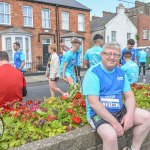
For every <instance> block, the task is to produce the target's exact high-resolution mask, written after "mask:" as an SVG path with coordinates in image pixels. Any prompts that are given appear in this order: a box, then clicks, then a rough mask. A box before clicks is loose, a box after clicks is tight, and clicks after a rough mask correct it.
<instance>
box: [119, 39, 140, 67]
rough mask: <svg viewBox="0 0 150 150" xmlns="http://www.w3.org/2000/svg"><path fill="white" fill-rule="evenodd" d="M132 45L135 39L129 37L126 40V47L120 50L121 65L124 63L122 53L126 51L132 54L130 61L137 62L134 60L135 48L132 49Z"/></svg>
mask: <svg viewBox="0 0 150 150" xmlns="http://www.w3.org/2000/svg"><path fill="white" fill-rule="evenodd" d="M134 45H135V41H134V40H133V39H129V40H128V41H127V47H126V48H124V49H123V50H122V51H121V54H122V57H121V60H120V61H121V65H124V64H125V63H126V61H125V60H124V53H125V52H126V51H130V52H131V54H132V58H131V59H132V61H134V62H135V63H137V60H136V50H135V49H134Z"/></svg>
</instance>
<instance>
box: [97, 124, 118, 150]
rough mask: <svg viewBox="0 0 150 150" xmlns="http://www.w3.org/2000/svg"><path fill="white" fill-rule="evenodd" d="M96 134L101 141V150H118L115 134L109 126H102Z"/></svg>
mask: <svg viewBox="0 0 150 150" xmlns="http://www.w3.org/2000/svg"><path fill="white" fill-rule="evenodd" d="M97 133H98V134H99V136H100V137H101V138H102V140H103V150H118V142H117V134H116V131H115V130H114V129H113V127H112V126H111V125H110V124H102V125H100V126H99V127H98V129H97Z"/></svg>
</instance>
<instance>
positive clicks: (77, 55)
mask: <svg viewBox="0 0 150 150" xmlns="http://www.w3.org/2000/svg"><path fill="white" fill-rule="evenodd" d="M81 54H82V47H81V46H80V48H79V50H77V51H76V64H75V66H74V72H75V75H76V79H77V83H80V84H82V83H81V75H80V70H81V63H80V56H81Z"/></svg>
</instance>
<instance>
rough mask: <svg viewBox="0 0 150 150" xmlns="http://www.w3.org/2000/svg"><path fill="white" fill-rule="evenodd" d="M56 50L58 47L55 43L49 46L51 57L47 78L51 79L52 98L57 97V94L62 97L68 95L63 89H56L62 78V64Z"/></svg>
mask: <svg viewBox="0 0 150 150" xmlns="http://www.w3.org/2000/svg"><path fill="white" fill-rule="evenodd" d="M56 50H57V47H56V44H55V43H53V44H50V45H49V47H48V52H49V54H50V57H49V60H48V63H47V69H46V76H47V77H48V79H49V87H50V93H51V96H52V97H55V92H57V93H59V94H61V95H66V93H64V92H63V91H62V90H61V89H59V88H58V87H56V82H57V81H58V80H59V77H60V73H59V67H60V62H59V57H58V55H57V53H56Z"/></svg>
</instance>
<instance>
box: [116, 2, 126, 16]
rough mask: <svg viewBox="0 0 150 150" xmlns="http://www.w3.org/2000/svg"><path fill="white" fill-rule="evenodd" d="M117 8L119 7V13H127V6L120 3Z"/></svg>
mask: <svg viewBox="0 0 150 150" xmlns="http://www.w3.org/2000/svg"><path fill="white" fill-rule="evenodd" d="M116 9H117V14H124V13H125V7H124V6H123V4H119V6H118V7H117V8H116Z"/></svg>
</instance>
